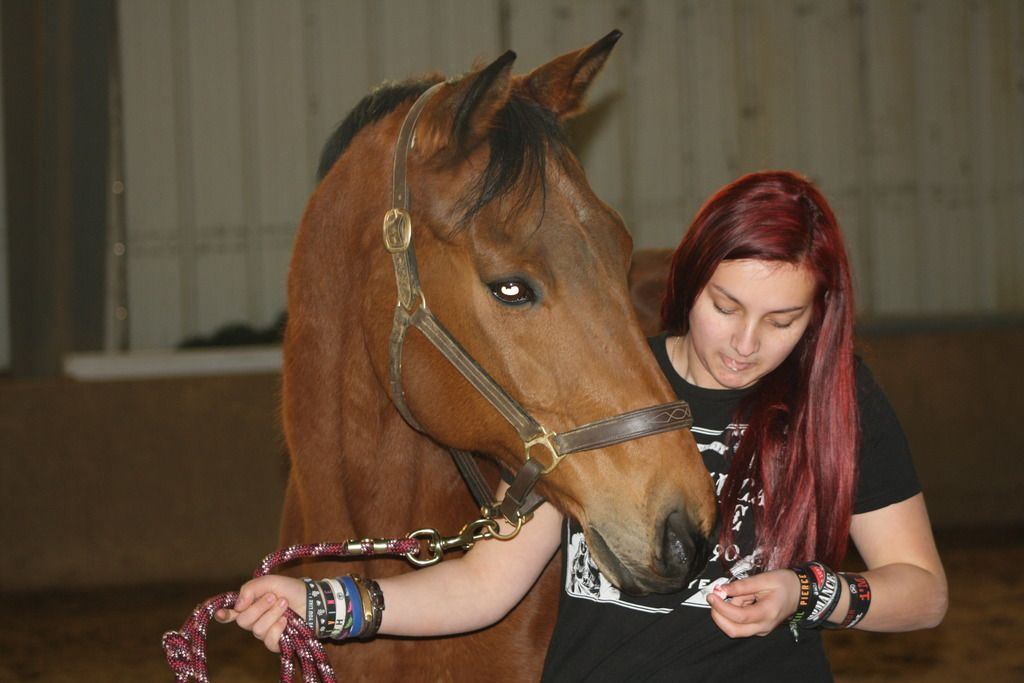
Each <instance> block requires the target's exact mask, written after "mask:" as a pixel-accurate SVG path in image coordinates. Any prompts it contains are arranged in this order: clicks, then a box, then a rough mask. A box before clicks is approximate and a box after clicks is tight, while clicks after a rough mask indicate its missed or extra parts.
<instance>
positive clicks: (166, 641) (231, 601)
mask: <svg viewBox="0 0 1024 683" xmlns="http://www.w3.org/2000/svg"><path fill="white" fill-rule="evenodd" d="M419 548H420V543H419V541H418V540H417V539H415V538H391V539H384V540H381V539H376V540H372V539H364V540H359V541H348V542H345V543H315V544H308V545H293V546H291V547H288V548H284V549H281V550H277V551H274V552H272V553H270V554H269V555H267V556H266V557H264V558H263V560H262V561H261V562H260V564H259V566H258V567H257V568H256V571H255V572H253V578H258V577H260V576H264V575H266V574H268V573H270V571H271V570H273V569H274V568H276V567H279V566H281V565H282V564H285V563H286V562H291V561H292V560H296V559H300V558H310V557H352V556H371V555H406V556H410V555H412V554H414V553H416V552H417V551H418V550H419ZM237 600H238V593H237V592H231V593H222V594H220V595H217V596H215V597H212V598H210V599H209V600H207V601H206V602H203V603H202V604H200V605H199V606H198V607H196V609H195V610H194V611H193V612H192V616H191V617H189V618H188V619H187V620H186V621H185V623H184V624H182V627H181V629H179V630H177V631H168V632H167V633H165V634H164V636H163V639H162V643H163V648H164V653H165V654H166V655H167V665H168V666H169V667H170V668H171V672H172V673H173V674H174V678H175V680H176V681H177V682H178V683H187V682H188V681H190V680H195V681H197V682H198V683H209V681H210V673H209V671H208V669H207V666H206V635H207V630H208V628H209V624H210V620H211V619H212V618H213V614H214V612H216V611H217V610H218V609H221V608H225V609H228V608H231V607H233V606H234V605H235V602H236V601H237ZM286 616H287V620H288V623H287V626H285V630H284V633H283V634H281V641H280V645H281V683H291V681H292V680H293V678H294V675H295V660H296V659H298V661H299V667H300V668H301V669H302V678H303V680H304V681H306V682H307V683H316V682H318V681H319V682H321V683H337V680H338V679H337V678H336V677H335V675H334V669H332V668H331V664H330V662H329V661H328V659H327V651H326V650H325V649H324V646H323V644H322V643H321V642H320V641H319V640H317V639H316V636H315V635H314V634H313V631H312V630H311V629H310V628H309V627H308V626H307V625H306V620H305V619H304V618H302V617H300V616H299V615H298V614H296V613H295V612H293V611H292V610H291V609H289V610H287V611H286Z"/></svg>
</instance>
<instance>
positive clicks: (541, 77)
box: [521, 30, 622, 119]
mask: <svg viewBox="0 0 1024 683" xmlns="http://www.w3.org/2000/svg"><path fill="white" fill-rule="evenodd" d="M620 37H622V31H619V30H615V31H612V32H611V33H609V34H608V35H606V36H605V37H604V38H601V39H600V40H598V41H597V42H596V43H594V44H593V45H591V46H590V47H585V48H583V49H582V50H576V51H575V52H569V53H567V54H564V55H562V56H561V57H556V58H555V59H553V60H551V61H550V62H548V63H547V64H543V65H541V66H538V67H537V68H536V69H534V70H533V71H531V72H530V73H529V74H528V75H527V76H526V77H525V78H524V79H523V81H522V85H521V87H522V88H524V89H525V90H526V92H527V93H529V95H530V96H531V97H533V98H534V99H535V100H536V101H537V102H538V103H539V104H540V105H541V106H543V107H545V108H546V109H549V110H550V111H552V112H554V114H555V116H557V117H558V118H559V119H567V118H570V117H572V116H574V115H575V114H578V113H580V112H581V111H582V110H583V96H584V95H585V94H586V92H587V88H589V87H590V82H591V81H592V80H594V76H596V75H597V72H598V71H600V70H601V67H602V66H604V62H605V60H606V59H608V55H609V54H610V53H611V51H612V48H613V47H615V43H617V42H618V40H619V38H620Z"/></svg>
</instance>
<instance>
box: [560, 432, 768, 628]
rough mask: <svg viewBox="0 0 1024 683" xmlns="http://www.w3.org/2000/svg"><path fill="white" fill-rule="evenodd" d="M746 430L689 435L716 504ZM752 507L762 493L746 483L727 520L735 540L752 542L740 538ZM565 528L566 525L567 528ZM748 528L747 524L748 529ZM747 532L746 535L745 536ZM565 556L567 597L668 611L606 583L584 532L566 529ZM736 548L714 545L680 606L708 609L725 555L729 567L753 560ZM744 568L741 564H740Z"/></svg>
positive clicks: (761, 498)
mask: <svg viewBox="0 0 1024 683" xmlns="http://www.w3.org/2000/svg"><path fill="white" fill-rule="evenodd" d="M746 428H747V425H745V424H735V423H730V424H729V425H727V426H726V427H725V429H722V430H713V429H704V428H701V427H694V428H693V429H692V433H693V436H694V438H695V439H696V441H697V448H698V449H699V450H700V452H701V455H702V456H703V457H704V464H705V465H706V466H707V468H708V470H709V472H710V475H711V479H712V482H713V484H714V488H715V496H716V498H720V497H721V494H722V490H723V489H724V488H725V482H726V479H727V478H728V476H729V475H728V471H729V467H728V465H729V462H730V461H731V459H732V456H733V454H734V453H735V452H736V446H737V444H738V443H739V439H740V437H741V436H742V435H743V432H744V430H746ZM754 505H760V506H764V492H763V491H762V490H761V489H760V488H758V489H757V490H756V491H755V490H752V488H751V482H750V480H749V479H747V480H745V481H744V482H743V484H742V486H741V489H740V497H739V505H737V507H736V513H735V515H734V516H733V518H732V520H731V522H730V523H731V524H732V529H733V533H734V538H736V539H739V540H741V541H747V542H748V543H749V541H750V535H749V534H745V533H743V531H742V530H743V529H744V522H746V521H747V520H748V519H750V518H751V510H752V507H753V506H754ZM567 523H568V522H567ZM747 526H748V527H749V526H750V525H749V524H748V525H747ZM747 531H749V529H748V530H747ZM568 537H569V538H568V547H567V555H568V562H567V566H566V568H565V592H566V593H567V594H568V595H569V596H571V597H574V598H580V599H584V600H592V601H594V602H605V603H612V604H616V605H619V606H621V607H626V608H629V609H634V610H640V611H643V612H661V613H664V612H670V611H672V609H673V608H671V607H653V606H649V605H644V604H641V603H640V602H638V601H635V600H634V599H633V598H631V597H630V596H628V595H622V593H621V592H620V591H619V589H617V588H616V587H615V586H613V585H612V584H611V582H610V581H608V579H606V578H605V577H604V576H603V575H602V574H601V572H600V571H599V570H598V568H597V565H595V564H594V562H593V560H592V559H591V557H590V549H589V548H588V547H587V543H586V540H585V539H584V535H583V532H582V531H578V530H573V529H572V528H571V527H570V531H569V534H568ZM745 550H746V552H744V550H743V549H741V548H740V546H739V545H737V544H733V545H731V546H730V547H729V548H726V549H724V551H723V548H722V547H721V544H715V547H714V550H713V551H712V553H711V558H710V559H709V560H708V566H707V569H705V571H704V572H703V573H702V574H701V576H699V577H698V578H696V579H694V580H693V581H691V582H690V584H689V585H688V586H687V589H688V590H686V591H684V595H685V596H686V597H685V598H684V599H683V600H682V601H681V603H680V604H682V605H684V606H687V607H703V608H707V607H708V603H707V600H706V597H705V596H706V595H707V593H708V592H709V590H710V588H709V587H710V586H712V585H713V584H715V583H720V582H721V581H722V577H723V576H724V575H723V572H722V565H721V562H720V559H721V558H722V556H723V554H724V556H725V560H726V562H727V563H728V564H732V563H736V562H737V561H739V560H742V559H744V556H747V557H748V558H749V557H751V556H752V555H753V554H754V552H753V551H752V550H750V549H745ZM741 564H742V563H741Z"/></svg>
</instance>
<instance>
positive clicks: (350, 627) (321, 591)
mask: <svg viewBox="0 0 1024 683" xmlns="http://www.w3.org/2000/svg"><path fill="white" fill-rule="evenodd" d="M302 583H303V584H304V586H305V592H306V595H305V602H304V606H305V620H306V625H307V626H309V628H310V629H311V630H312V631H313V633H314V634H315V635H316V637H317V638H320V639H330V640H348V639H349V638H363V639H366V638H372V637H374V636H375V635H376V634H377V630H378V629H379V628H380V623H381V618H382V615H383V612H384V594H383V593H382V592H381V590H380V586H379V585H377V582H376V581H374V580H373V579H367V578H364V577H361V576H350V575H346V576H339V577H337V578H334V579H321V580H319V581H314V580H313V579H310V578H303V579H302Z"/></svg>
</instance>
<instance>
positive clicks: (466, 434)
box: [286, 32, 715, 593]
mask: <svg viewBox="0 0 1024 683" xmlns="http://www.w3.org/2000/svg"><path fill="white" fill-rule="evenodd" d="M617 38H618V32H614V33H612V34H610V35H609V36H606V37H605V38H604V39H602V40H600V41H598V42H597V43H595V44H593V45H591V46H590V47H587V48H585V49H582V50H578V51H576V52H572V53H569V54H566V55H563V56H562V57H559V58H556V59H554V60H552V61H551V62H549V63H547V64H544V65H542V66H540V67H539V68H537V69H535V70H534V71H532V72H530V73H528V74H526V75H522V76H513V75H512V72H511V68H512V64H513V61H514V59H515V55H514V54H513V53H511V52H508V53H506V54H505V55H502V56H501V57H499V58H498V59H497V60H495V61H494V62H492V63H491V64H489V65H487V66H484V67H483V68H480V69H478V70H476V71H473V72H470V73H468V74H466V75H464V76H462V77H460V78H457V79H453V80H450V81H445V82H442V83H441V84H440V85H439V87H438V88H437V89H436V91H435V92H434V93H433V94H432V96H431V98H430V99H429V101H427V102H426V103H425V104H424V105H423V108H422V111H420V112H419V119H418V121H417V122H416V124H415V133H414V138H413V139H412V141H411V144H410V147H409V150H408V158H407V167H406V169H405V175H406V177H407V184H408V205H409V215H410V216H411V220H412V226H413V228H412V235H413V241H414V244H415V259H416V261H415V263H416V266H417V271H418V278H419V282H420V284H421V287H422V293H423V294H422V296H423V301H422V302H417V305H423V306H426V305H429V309H430V310H431V311H432V312H433V314H434V315H435V316H436V318H437V319H438V320H440V321H441V322H442V323H443V325H444V326H445V327H446V328H447V329H448V330H449V331H450V332H451V334H452V336H453V337H454V338H455V339H457V340H458V342H459V344H461V346H462V347H464V349H465V350H466V351H467V352H468V353H469V354H470V355H471V356H472V357H473V358H474V359H475V360H476V361H477V362H478V363H479V365H480V366H481V367H482V368H484V369H485V370H486V372H487V373H488V374H489V375H490V376H491V377H493V378H494V380H495V381H496V382H497V383H498V384H500V386H501V387H502V388H503V389H504V390H505V391H506V392H507V393H508V395H510V396H511V397H513V398H514V400H515V401H516V402H518V404H520V405H521V406H522V407H523V408H524V409H525V411H527V412H528V413H529V415H531V416H532V417H533V418H535V419H536V420H537V422H539V423H540V424H542V425H544V426H545V427H546V428H548V429H550V430H551V431H552V432H556V433H559V432H564V431H568V430H571V429H573V428H574V427H577V426H579V425H584V424H587V423H591V422H594V421H597V420H601V419H604V418H608V417H611V416H614V415H618V414H621V413H625V412H628V411H632V410H636V409H639V408H644V407H647V406H651V405H655V404H663V403H667V402H670V401H673V400H674V396H673V395H672V392H671V389H670V387H669V386H668V383H667V382H666V380H665V379H664V377H663V376H662V374H661V372H660V371H659V369H658V367H657V364H656V361H655V359H654V357H653V356H652V354H651V353H650V350H649V348H648V346H647V343H646V341H645V338H644V335H643V333H642V331H641V329H640V326H639V324H638V322H637V318H636V315H635V313H634V311H633V308H632V305H631V303H630V296H629V289H628V285H627V273H628V270H629V265H630V257H631V253H632V240H631V238H630V236H629V233H628V231H627V230H626V228H625V225H624V224H623V221H622V219H621V218H620V217H619V215H618V214H617V213H616V212H615V211H614V210H612V209H611V208H610V207H609V206H608V205H606V204H605V203H604V202H602V201H601V200H600V199H598V197H597V196H596V195H595V194H594V192H593V190H592V189H591V188H590V186H589V184H588V183H587V181H586V178H585V176H584V173H583V170H582V168H581V166H580V164H579V162H578V160H577V159H576V157H575V156H574V155H573V153H572V152H571V151H570V148H569V145H568V142H567V139H566V136H565V133H564V131H563V128H562V123H563V122H564V121H565V120H566V119H567V118H569V117H571V116H573V115H574V114H577V113H578V112H580V111H581V110H582V103H583V97H584V94H585V93H586V91H587V88H588V86H589V85H590V83H591V81H592V80H593V78H594V77H595V76H596V74H597V73H598V71H599V70H600V69H601V66H602V65H603V64H604V62H605V60H606V58H607V56H608V54H609V52H610V50H611V49H612V47H613V45H614V44H615V42H616V40H617ZM439 82H440V79H439V78H427V79H425V80H423V81H416V82H408V83H405V84H399V85H394V86H391V87H390V89H388V90H386V91H380V92H378V93H377V94H376V97H377V104H376V105H374V103H373V102H372V101H368V102H367V103H366V104H365V106H363V109H362V114H361V117H362V119H361V120H357V121H355V122H354V123H353V124H352V130H350V131H349V133H348V134H347V138H348V139H346V141H345V144H344V148H343V149H342V150H341V151H340V153H339V155H338V156H339V158H338V160H337V162H336V163H333V164H331V168H330V170H329V172H328V173H327V175H326V177H325V178H324V180H323V182H322V183H321V185H320V187H319V188H318V190H317V193H316V196H314V199H313V201H311V203H310V208H309V209H308V210H307V216H306V218H305V219H304V223H306V222H310V221H315V220H316V219H317V218H318V214H320V213H321V212H322V213H323V215H328V214H331V215H334V214H336V213H337V212H339V211H340V210H341V209H340V208H339V202H341V201H342V199H341V197H345V198H346V199H345V200H344V201H345V202H346V206H345V207H344V213H345V215H346V218H345V222H346V225H347V226H350V227H346V228H345V229H346V230H348V229H356V230H358V231H361V232H359V235H358V236H357V237H356V238H355V240H356V241H357V242H358V243H359V245H358V247H353V248H354V249H356V251H357V252H358V253H359V254H360V256H359V258H358V259H357V260H354V261H349V262H347V263H343V262H342V259H343V257H342V256H341V255H336V256H324V255H323V254H321V256H320V258H324V259H327V261H328V267H335V268H345V269H347V272H348V274H347V276H346V277H345V279H344V282H343V283H341V282H340V280H339V281H335V283H334V284H324V285H323V287H325V288H327V289H331V288H336V287H344V288H345V290H344V291H343V292H340V294H343V295H344V296H345V297H346V298H354V299H355V300H356V301H358V302H359V304H358V306H359V314H358V321H355V320H352V321H349V324H350V325H358V326H359V330H360V337H361V343H360V344H359V345H358V346H359V347H361V348H362V349H364V350H365V353H366V354H367V355H368V358H369V364H370V366H371V367H372V372H373V375H374V377H375V378H376V381H377V382H378V383H379V387H380V389H381V393H382V394H387V395H389V396H390V399H391V402H392V404H391V406H389V408H388V410H390V411H391V412H392V414H394V413H395V407H396V406H397V407H403V409H404V410H406V411H407V413H408V414H410V417H411V418H412V420H413V422H414V423H415V426H416V427H417V428H418V429H420V430H421V431H423V432H424V433H426V434H427V435H429V436H430V437H431V438H432V439H434V440H435V441H437V442H440V443H442V444H445V445H448V446H452V447H455V448H459V449H462V450H466V451H475V452H479V453H482V454H486V456H488V457H490V458H493V459H494V460H496V461H497V462H498V463H500V464H501V465H502V466H503V467H505V468H507V469H508V470H509V471H512V472H515V471H517V470H519V469H520V468H521V467H522V466H523V464H524V461H525V460H526V459H527V457H528V455H530V454H529V453H527V452H526V450H524V443H523V439H522V438H521V435H519V434H517V432H516V430H515V429H513V427H512V426H511V425H510V424H509V422H508V421H507V420H506V419H505V418H503V417H502V416H501V415H500V414H499V413H498V412H497V411H495V409H494V407H492V405H491V404H490V403H489V402H488V401H487V400H485V399H484V398H483V397H482V396H481V394H480V393H479V392H478V391H477V390H475V389H474V388H473V387H472V386H471V385H470V384H469V383H468V382H467V381H466V379H465V378H464V377H463V375H461V374H460V373H459V372H458V371H457V370H456V369H455V368H454V367H453V366H452V365H451V364H450V363H449V362H447V361H446V360H445V359H444V358H443V357H442V356H441V355H440V353H439V352H438V350H437V349H436V348H435V347H434V346H433V345H432V344H431V343H429V342H428V341H427V340H426V339H425V338H424V336H423V335H422V334H419V333H417V332H415V331H410V332H409V333H408V334H407V335H406V339H405V341H404V348H403V349H402V355H401V359H400V361H399V362H400V371H399V375H400V380H401V384H400V387H399V388H396V387H397V385H396V384H395V382H394V377H393V374H394V371H393V369H392V366H393V364H394V362H395V361H393V360H392V358H391V357H390V356H389V347H390V346H391V344H390V337H391V335H392V329H393V313H394V311H395V299H396V276H395V272H394V268H393V264H392V259H391V257H390V256H389V254H388V253H387V252H386V251H385V249H384V248H383V247H382V246H381V243H380V229H379V227H378V226H380V224H381V220H382V219H383V217H384V215H385V213H386V212H387V211H388V209H389V208H390V203H389V202H390V201H391V196H392V187H391V184H390V183H391V181H392V178H393V173H394V167H393V165H392V158H393V156H394V152H395V146H396V140H397V139H398V137H399V133H400V129H401V127H402V124H403V121H404V119H405V116H406V113H407V112H408V111H409V109H410V107H411V106H412V105H413V102H414V101H415V100H416V98H417V97H418V96H419V95H420V94H421V93H422V92H424V91H425V90H427V88H428V87H430V86H433V85H435V84H436V83H439ZM351 118H352V117H351V116H350V119H351ZM357 118H358V117H357ZM336 151H337V150H336ZM351 226H354V227H351ZM303 239H307V241H309V238H304V236H303V235H302V234H301V233H300V237H299V240H300V243H301V242H302V241H303ZM301 246H302V245H301V244H300V245H297V247H296V249H297V251H298V250H299V249H300V247H301ZM304 248H305V249H307V250H308V251H316V250H318V249H321V248H323V249H327V246H326V242H325V243H324V244H323V245H321V247H317V246H311V245H309V244H307V245H305V247H304ZM331 263H333V264H334V265H333V266H331V265H330V264H331ZM324 282H325V283H328V282H329V280H324ZM315 286H316V285H315V284H314V285H313V287H314V288H315ZM332 294H333V296H335V297H337V296H339V292H337V291H333V292H332ZM301 303H302V302H301V301H294V302H293V303H292V304H290V305H292V306H297V305H301ZM290 324H291V323H290ZM300 324H301V323H300ZM289 334H291V331H290V332H289ZM286 362H287V360H286ZM404 428H406V429H408V427H404ZM538 490H539V491H540V493H541V494H542V495H544V496H545V497H546V498H547V499H548V500H549V501H550V502H552V503H553V504H554V505H556V506H557V507H558V508H559V509H561V510H562V511H563V512H564V513H566V514H568V515H571V516H572V517H574V518H576V519H577V520H578V521H579V522H580V523H581V525H582V527H583V529H584V531H585V533H586V535H587V541H588V545H589V546H590V549H591V552H592V554H593V558H594V560H595V562H596V563H597V565H598V566H599V567H600V569H601V570H602V572H603V573H604V574H605V575H606V576H607V577H609V578H610V579H611V580H612V581H613V582H614V583H616V585H618V586H619V587H620V588H622V589H623V590H626V591H630V592H637V593H643V592H649V591H667V590H672V589H677V588H679V587H680V586H681V585H683V584H684V583H685V582H686V581H688V580H689V579H690V577H692V576H693V575H694V574H695V573H697V572H699V571H700V570H701V569H702V567H703V564H704V563H705V561H706V558H707V549H708V547H709V545H710V542H709V537H710V535H711V533H712V528H713V526H714V520H715V503H714V495H713V491H712V487H711V480H710V478H709V476H708V473H707V470H706V469H705V467H704V465H703V462H702V460H701V457H700V454H699V452H698V450H697V447H696V444H695V442H694V440H693V438H692V436H691V435H690V434H689V432H688V431H685V430H677V431H670V432H665V433H659V434H655V435H650V436H645V437H643V438H640V439H636V440H631V441H626V442H623V443H618V444H615V445H611V446H607V447H603V448H597V449H594V450H588V451H585V452H581V453H576V454H574V455H572V456H571V457H567V458H565V460H564V461H562V462H561V463H560V464H559V466H558V467H557V468H555V469H553V470H552V471H551V472H550V473H549V474H547V475H545V476H543V477H541V479H540V482H539V484H538ZM424 521H427V522H429V520H424Z"/></svg>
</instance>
